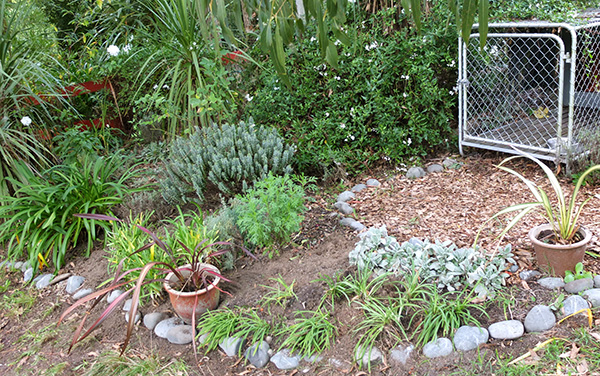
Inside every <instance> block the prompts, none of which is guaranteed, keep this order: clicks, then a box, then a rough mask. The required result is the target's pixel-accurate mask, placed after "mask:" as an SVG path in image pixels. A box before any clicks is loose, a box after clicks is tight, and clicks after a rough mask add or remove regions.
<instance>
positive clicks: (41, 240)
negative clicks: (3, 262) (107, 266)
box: [0, 155, 140, 269]
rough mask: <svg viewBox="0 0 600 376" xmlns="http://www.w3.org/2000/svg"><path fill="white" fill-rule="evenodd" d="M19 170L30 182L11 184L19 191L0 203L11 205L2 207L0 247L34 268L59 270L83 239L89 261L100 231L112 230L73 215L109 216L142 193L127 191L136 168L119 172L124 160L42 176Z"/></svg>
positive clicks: (102, 160)
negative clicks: (133, 195)
mask: <svg viewBox="0 0 600 376" xmlns="http://www.w3.org/2000/svg"><path fill="white" fill-rule="evenodd" d="M19 166H20V168H19V170H20V174H21V175H22V176H24V177H25V181H26V182H25V183H24V182H21V181H18V180H16V179H10V181H11V183H12V184H13V186H15V187H16V188H17V189H16V193H15V195H13V196H4V197H1V198H0V200H4V201H5V202H7V203H8V204H7V205H3V206H1V207H0V244H3V245H4V246H5V247H6V249H7V250H8V256H9V257H11V258H18V257H21V256H22V255H23V253H25V252H26V253H27V255H28V258H29V262H30V264H31V265H32V266H37V265H38V261H39V262H42V263H50V262H51V263H52V264H53V265H54V267H55V268H56V269H60V268H61V267H62V266H63V265H65V256H66V253H67V251H68V250H70V249H72V248H73V247H74V246H75V245H77V242H78V240H79V239H80V236H82V234H84V233H85V234H86V237H87V239H86V240H87V255H89V252H90V251H91V249H92V246H93V242H94V240H96V238H97V237H98V232H99V231H98V229H97V226H100V227H101V228H103V229H105V230H108V229H110V226H109V224H108V223H105V222H96V221H92V220H87V219H83V218H78V217H74V216H73V214H77V213H107V212H109V210H110V208H111V207H112V206H114V205H116V204H118V203H120V202H121V200H122V197H123V196H124V195H125V194H127V193H130V192H133V191H137V190H140V188H136V189H133V188H129V187H127V185H126V183H127V181H128V180H129V179H131V178H132V177H133V176H135V172H134V168H135V166H133V167H131V168H129V169H127V170H126V171H125V172H119V169H121V168H122V166H123V157H122V156H120V155H113V156H110V157H98V158H87V159H84V160H83V161H77V162H74V163H72V164H69V165H58V166H55V167H53V168H50V169H49V170H47V171H45V172H43V173H42V174H39V175H38V174H35V173H33V172H31V170H29V169H28V168H27V167H26V166H24V165H23V164H20V165H19ZM50 255H51V258H50Z"/></svg>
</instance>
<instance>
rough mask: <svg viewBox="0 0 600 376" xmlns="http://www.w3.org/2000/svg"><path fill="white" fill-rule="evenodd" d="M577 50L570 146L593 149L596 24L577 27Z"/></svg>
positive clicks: (599, 129) (599, 90)
mask: <svg viewBox="0 0 600 376" xmlns="http://www.w3.org/2000/svg"><path fill="white" fill-rule="evenodd" d="M577 50H578V52H577V64H576V70H575V85H574V88H575V95H574V102H575V105H574V114H573V146H572V149H573V150H574V151H575V152H580V153H581V152H585V151H592V152H593V151H594V150H592V149H598V147H599V146H600V26H598V25H592V26H589V27H582V28H580V29H578V32H577Z"/></svg>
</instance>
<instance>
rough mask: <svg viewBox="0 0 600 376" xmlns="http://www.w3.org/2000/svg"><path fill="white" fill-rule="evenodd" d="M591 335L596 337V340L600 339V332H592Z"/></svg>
mask: <svg viewBox="0 0 600 376" xmlns="http://www.w3.org/2000/svg"><path fill="white" fill-rule="evenodd" d="M590 335H591V336H592V337H594V339H595V340H596V341H600V334H598V333H590Z"/></svg>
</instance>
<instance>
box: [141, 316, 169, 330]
mask: <svg viewBox="0 0 600 376" xmlns="http://www.w3.org/2000/svg"><path fill="white" fill-rule="evenodd" d="M168 318H169V314H168V313H166V312H152V313H149V314H147V315H145V316H144V325H145V326H146V328H148V329H150V330H153V329H154V328H155V327H156V324H158V323H159V322H161V321H163V320H166V319H168Z"/></svg>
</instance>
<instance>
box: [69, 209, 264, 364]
mask: <svg viewBox="0 0 600 376" xmlns="http://www.w3.org/2000/svg"><path fill="white" fill-rule="evenodd" d="M76 216H77V217H80V218H86V219H93V220H99V221H117V222H120V221H121V220H120V219H118V218H115V217H111V216H107V215H101V214H76ZM136 227H137V228H138V229H140V230H141V231H143V232H145V233H146V234H148V235H149V236H150V238H151V240H152V241H151V242H149V243H147V244H145V245H144V246H142V247H141V248H140V249H138V250H137V251H135V252H134V254H136V253H138V252H144V251H147V250H149V249H151V247H152V246H157V247H158V248H160V249H161V250H162V251H164V252H165V253H166V254H167V255H168V258H169V261H167V262H162V261H152V262H149V263H147V264H146V265H144V266H143V267H142V268H141V270H140V271H139V276H138V277H137V278H131V273H133V272H134V271H137V270H139V268H135V269H130V270H126V271H123V263H124V260H121V262H120V263H119V265H118V267H117V270H116V272H115V276H114V278H113V280H112V283H111V285H110V286H108V287H106V288H103V289H101V290H99V291H96V292H94V293H92V294H90V295H88V296H86V297H84V298H82V299H79V300H78V301H76V302H75V303H74V304H73V305H72V306H71V307H69V308H68V309H67V310H66V311H65V312H64V313H63V314H62V315H61V316H60V318H59V321H58V322H59V324H60V322H62V321H63V320H64V319H65V318H66V317H67V316H68V315H70V314H71V313H72V312H73V311H74V310H75V309H77V308H78V307H81V306H83V305H85V304H86V303H87V302H90V301H93V304H92V307H91V308H90V309H89V310H88V311H87V312H86V314H85V315H84V316H83V319H82V320H81V323H80V325H79V326H78V328H77V330H76V331H75V333H74V336H73V341H72V342H71V346H70V347H69V351H70V350H71V349H72V347H73V346H74V345H75V344H76V343H77V342H81V341H82V340H83V339H85V338H86V337H87V336H89V335H90V334H91V333H92V331H93V330H95V329H97V328H98V326H99V325H100V324H101V323H102V322H103V321H104V320H105V319H106V317H107V316H108V315H110V314H111V313H113V312H114V311H115V309H116V308H117V306H118V305H119V304H121V303H123V302H124V301H125V299H126V298H127V297H128V296H129V295H130V294H131V295H132V298H131V308H130V310H129V313H128V314H129V317H128V324H127V333H126V336H125V341H124V343H123V345H122V347H121V354H123V352H124V351H125V349H126V348H127V345H128V344H129V340H130V339H131V334H132V333H133V328H134V326H135V320H134V317H135V315H136V313H137V310H138V306H139V303H140V295H141V294H142V290H143V289H146V288H147V286H148V284H150V283H152V282H155V281H156V280H155V279H150V280H148V276H149V275H150V272H151V271H152V270H155V269H157V270H159V271H161V272H167V271H170V272H172V273H173V275H174V276H175V278H176V283H173V282H172V281H169V282H170V284H171V286H172V287H173V289H177V290H180V291H198V290H203V289H207V288H208V287H209V286H212V287H214V288H216V289H218V290H219V291H223V290H221V289H220V288H219V287H218V286H217V285H214V284H213V281H214V280H215V278H220V279H222V280H224V281H227V282H230V280H229V279H227V278H225V277H223V276H222V275H221V274H219V273H218V272H216V271H215V270H213V267H211V266H210V265H206V264H204V262H208V261H210V259H211V258H213V257H216V256H219V255H222V254H224V253H226V252H229V251H231V248H228V249H218V248H219V247H220V246H225V245H228V246H229V245H231V243H228V242H216V243H208V239H204V240H202V241H201V242H199V243H198V244H197V245H196V246H195V247H194V248H193V249H190V248H188V247H187V246H186V245H184V244H183V243H181V242H180V243H179V245H180V246H181V247H183V249H184V250H185V252H183V253H180V254H175V253H174V252H173V250H172V249H171V248H169V247H168V245H167V244H166V243H165V242H163V241H162V240H160V239H159V237H158V236H157V235H156V234H155V233H154V232H152V231H150V230H148V229H147V228H145V227H143V226H140V225H136ZM209 249H210V250H214V251H213V252H208V251H207V250H209ZM242 249H243V251H244V252H246V254H247V255H249V256H251V257H254V255H252V254H251V253H250V252H248V251H247V250H246V249H245V248H242ZM182 265H183V266H182ZM159 281H161V282H167V281H166V280H165V279H160V280H159ZM131 284H135V285H134V286H133V287H130V288H129V289H127V290H126V291H125V292H124V293H123V294H121V295H120V296H119V297H117V298H116V299H115V300H114V301H113V302H112V303H111V304H109V305H108V307H107V308H106V309H105V310H104V311H103V312H102V313H101V314H100V316H99V317H98V319H97V320H96V321H95V322H94V323H93V324H92V325H91V326H90V327H89V329H88V330H87V331H86V332H85V333H83V334H81V332H82V330H83V326H84V324H85V322H86V320H87V318H88V317H89V315H90V314H91V312H92V310H93V309H94V307H95V306H96V305H97V304H98V303H99V302H100V300H101V299H102V298H103V297H104V296H105V295H106V294H108V293H109V292H111V291H113V290H115V289H119V288H123V287H126V286H128V285H131ZM195 322H196V312H195V311H193V314H192V325H195ZM194 327H195V326H194ZM194 350H195V346H194Z"/></svg>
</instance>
